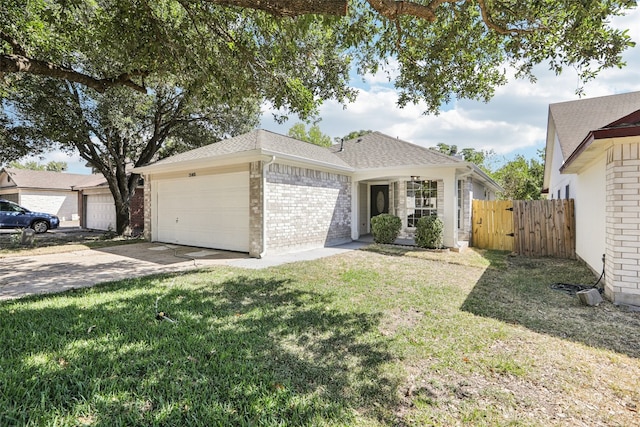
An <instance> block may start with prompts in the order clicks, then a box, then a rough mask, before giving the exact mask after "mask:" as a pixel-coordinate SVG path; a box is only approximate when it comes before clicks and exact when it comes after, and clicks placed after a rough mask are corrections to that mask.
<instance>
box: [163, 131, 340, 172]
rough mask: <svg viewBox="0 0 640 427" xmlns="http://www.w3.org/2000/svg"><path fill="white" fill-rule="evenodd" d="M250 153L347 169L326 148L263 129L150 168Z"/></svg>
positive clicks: (169, 159) (206, 146)
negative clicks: (284, 157)
mask: <svg viewBox="0 0 640 427" xmlns="http://www.w3.org/2000/svg"><path fill="white" fill-rule="evenodd" d="M252 151H254V152H256V154H258V153H262V154H270V155H278V154H280V155H283V156H286V157H291V158H296V159H299V160H302V161H314V162H321V163H325V164H328V165H331V166H335V167H339V168H343V169H344V168H349V165H348V164H347V163H345V162H344V161H343V160H342V159H340V158H339V157H337V156H336V155H334V154H333V153H332V152H331V151H330V150H328V149H327V148H325V147H320V146H318V145H315V144H311V143H308V142H304V141H300V140H298V139H295V138H291V137H289V136H285V135H280V134H277V133H274V132H270V131H266V130H263V129H256V130H253V131H251V132H248V133H245V134H242V135H239V136H235V137H233V138H228V139H224V140H222V141H219V142H215V143H213V144H209V145H205V146H204V147H200V148H196V149H193V150H190V151H186V152H184V153H180V154H176V155H175V156H171V157H167V158H166V159H162V160H159V161H158V162H156V163H154V164H153V165H154V166H155V165H158V166H160V165H170V164H174V163H181V162H188V161H193V160H202V159H207V158H215V157H219V156H224V155H232V154H241V153H248V152H252Z"/></svg>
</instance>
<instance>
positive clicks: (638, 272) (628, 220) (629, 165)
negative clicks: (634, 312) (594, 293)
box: [605, 143, 640, 305]
mask: <svg viewBox="0 0 640 427" xmlns="http://www.w3.org/2000/svg"><path fill="white" fill-rule="evenodd" d="M639 154H640V143H628V144H616V145H613V146H612V147H610V148H609V149H608V151H607V171H606V183H607V186H606V188H607V196H606V218H607V221H606V260H605V282H606V284H605V292H606V295H607V297H608V298H609V299H611V300H612V301H614V302H617V303H623V304H624V303H626V304H635V305H640V287H639V283H640V155H639Z"/></svg>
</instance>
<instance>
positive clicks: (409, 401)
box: [0, 246, 640, 426]
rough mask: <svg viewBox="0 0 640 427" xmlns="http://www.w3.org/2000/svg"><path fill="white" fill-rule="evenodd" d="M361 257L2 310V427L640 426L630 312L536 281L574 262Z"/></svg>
mask: <svg viewBox="0 0 640 427" xmlns="http://www.w3.org/2000/svg"><path fill="white" fill-rule="evenodd" d="M371 249H372V250H369V251H354V252H351V253H348V254H346V255H339V256H334V257H330V258H325V259H321V260H317V261H312V262H304V263H296V264H290V265H285V266H282V267H277V268H272V269H268V270H263V271H250V270H242V269H234V268H215V269H211V270H203V271H199V272H194V273H190V274H180V275H175V276H156V277H149V278H143V279H135V280H134V279H132V280H127V281H121V282H116V283H112V284H107V285H103V286H98V287H95V288H91V289H84V290H80V291H75V292H70V293H65V294H58V295H50V296H44V297H32V298H27V299H23V300H17V301H11V302H4V303H2V304H0V325H1V327H0V342H1V343H2V350H1V351H2V363H1V365H0V425H2V426H8V425H58V426H60V425H68V426H75V425H100V426H112V425H127V426H130V425H145V426H147V425H162V426H171V425H175V426H183V425H201V426H214V425H220V426H226V425H252V426H256V425H269V426H271V425H313V426H322V425H362V426H376V425H395V426H409V425H442V426H451V425H470V426H471V425H472V426H476V425H488V426H494V425H527V426H534V425H566V426H580V425H587V426H599V425H608V426H618V425H619V426H629V425H634V424H637V423H638V420H639V419H640V414H639V411H640V388H639V387H638V378H640V313H634V312H627V311H625V310H623V309H621V308H618V307H614V306H613V305H611V304H610V303H604V304H602V305H601V306H599V307H584V306H581V305H579V303H578V302H577V299H576V298H575V297H571V296H568V295H566V294H563V293H561V292H558V291H554V290H551V289H550V288H549V284H551V283H553V282H565V283H590V282H593V281H594V278H593V276H592V274H590V273H589V272H588V271H587V270H586V268H585V267H584V266H583V265H582V264H580V263H578V262H575V261H559V260H549V259H545V260H531V259H525V258H511V257H507V256H506V255H505V254H502V253H497V252H486V253H484V252H483V253H479V252H474V251H471V250H469V251H467V252H465V253H462V254H456V253H434V252H423V251H399V250H397V249H390V248H385V247H380V246H373V247H371ZM156 304H157V307H158V311H162V312H164V314H165V316H166V317H167V318H169V319H171V320H175V322H172V321H171V320H158V316H157V313H156Z"/></svg>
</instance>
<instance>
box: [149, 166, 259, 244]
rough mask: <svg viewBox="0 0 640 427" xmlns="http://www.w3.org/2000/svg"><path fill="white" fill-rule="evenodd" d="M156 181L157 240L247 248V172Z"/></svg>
mask: <svg viewBox="0 0 640 427" xmlns="http://www.w3.org/2000/svg"><path fill="white" fill-rule="evenodd" d="M156 182H157V193H156V194H157V209H156V212H155V223H156V224H157V225H156V233H155V236H156V240H157V241H160V242H166V243H176V244H180V245H188V246H199V247H205V248H216V249H227V250H233V251H240V252H248V251H249V172H235V173H228V174H221V175H208V176H202V177H191V178H180V179H171V180H159V181H156Z"/></svg>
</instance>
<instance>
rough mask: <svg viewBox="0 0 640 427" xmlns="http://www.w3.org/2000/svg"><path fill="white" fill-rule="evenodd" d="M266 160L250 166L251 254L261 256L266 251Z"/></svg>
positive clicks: (255, 256) (256, 256)
mask: <svg viewBox="0 0 640 427" xmlns="http://www.w3.org/2000/svg"><path fill="white" fill-rule="evenodd" d="M263 165H264V162H252V163H251V165H250V166H249V212H250V213H249V255H250V256H252V257H254V258H259V257H260V255H261V254H262V252H263V251H264V246H263V240H264V239H263V236H264V235H263V233H262V224H263V221H264V219H263V217H264V209H263V207H264V203H263V200H264V180H263V179H262V170H263Z"/></svg>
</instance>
